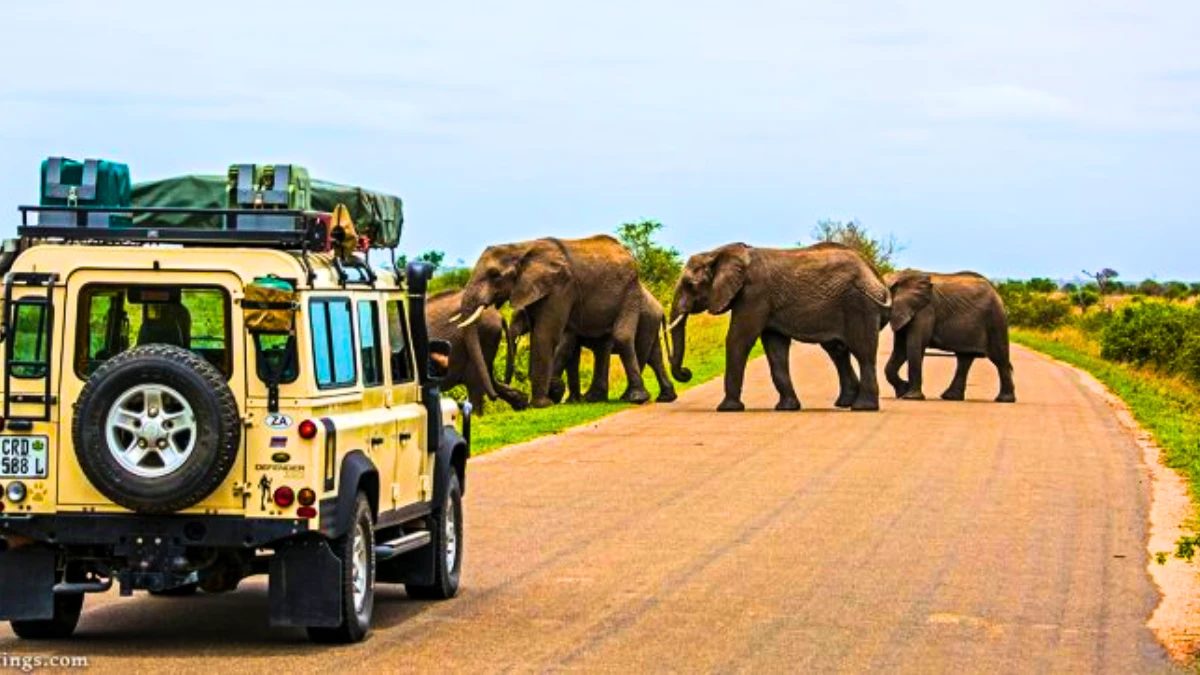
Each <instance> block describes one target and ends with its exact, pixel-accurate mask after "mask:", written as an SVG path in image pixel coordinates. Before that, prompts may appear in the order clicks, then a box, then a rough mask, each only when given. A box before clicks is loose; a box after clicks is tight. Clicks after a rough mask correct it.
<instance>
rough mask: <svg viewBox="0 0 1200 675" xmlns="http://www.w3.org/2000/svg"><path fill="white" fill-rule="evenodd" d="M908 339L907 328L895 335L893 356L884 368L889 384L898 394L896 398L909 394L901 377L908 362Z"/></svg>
mask: <svg viewBox="0 0 1200 675" xmlns="http://www.w3.org/2000/svg"><path fill="white" fill-rule="evenodd" d="M907 338H908V329H907V328H902V329H900V331H898V332H896V333H893V335H892V354H891V356H889V357H888V361H887V365H885V366H884V367H883V374H884V376H885V377H886V378H887V381H888V384H890V385H892V389H893V390H894V391H895V392H896V398H900V397H902V396H904V395H905V394H906V393H908V383H907V382H905V381H904V380H903V379H902V378H901V377H900V368H901V367H902V366H904V362H905V361H907V360H908V347H907V346H906V344H905V343H906V342H907Z"/></svg>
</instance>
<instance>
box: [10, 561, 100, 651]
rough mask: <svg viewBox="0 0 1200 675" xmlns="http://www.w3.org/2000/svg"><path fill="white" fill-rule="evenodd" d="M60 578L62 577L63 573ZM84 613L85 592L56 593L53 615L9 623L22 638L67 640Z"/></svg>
mask: <svg viewBox="0 0 1200 675" xmlns="http://www.w3.org/2000/svg"><path fill="white" fill-rule="evenodd" d="M59 578H60V579H61V578H62V575H61V573H60V575H59ZM68 578H71V577H68ZM82 613H83V593H71V594H65V593H64V594H55V596H54V616H53V617H51V618H49V619H41V620H38V621H11V622H9V625H11V626H12V631H13V633H15V634H16V636H17V637H19V638H21V639H22V640H65V639H66V638H69V637H71V636H72V635H74V634H75V627H76V626H78V625H79V616H80V614H82Z"/></svg>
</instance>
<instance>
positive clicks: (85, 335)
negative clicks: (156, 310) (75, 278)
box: [71, 281, 237, 382]
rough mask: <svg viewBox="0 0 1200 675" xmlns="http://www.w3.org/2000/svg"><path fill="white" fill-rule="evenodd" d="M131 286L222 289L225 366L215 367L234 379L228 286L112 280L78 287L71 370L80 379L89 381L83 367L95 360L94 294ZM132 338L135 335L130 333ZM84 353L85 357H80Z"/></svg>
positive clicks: (227, 378) (231, 321)
mask: <svg viewBox="0 0 1200 675" xmlns="http://www.w3.org/2000/svg"><path fill="white" fill-rule="evenodd" d="M131 288H168V289H176V288H177V289H179V290H180V291H217V292H219V293H220V294H221V298H222V300H224V307H225V310H224V313H223V322H224V324H225V335H224V338H225V350H224V351H225V359H224V363H223V364H222V365H216V364H213V367H214V368H216V369H217V370H218V371H220V373H221V375H222V376H224V378H225V381H226V382H229V381H231V380H233V375H234V371H235V370H236V363H237V359H235V358H234V354H233V352H234V349H235V348H236V344H235V340H234V334H233V294H232V293H230V292H229V289H228V288H226V287H225V286H222V285H220V284H185V285H182V286H181V285H179V284H161V283H157V284H156V283H124V284H122V283H113V282H110V281H103V282H92V283H87V284H84V285H83V286H82V287H81V288H80V289H79V292H78V293H77V294H76V298H77V299H76V301H75V345H74V350H75V352H74V358H73V359H71V361H72V364H71V370H72V371H73V372H74V373H75V376H76V377H77V378H79V379H80V380H82V381H84V382H86V381H87V380H88V378H90V377H91V374H90V373H87V372H85V371H84V370H83V368H84V367H86V366H87V364H88V363H90V362H91V361H92V359H90V358H88V357H89V356H90V355H91V343H90V341H89V337H90V336H91V320H90V318H91V314H90V310H91V304H92V299H93V297H95V294H96V293H97V291H105V290H115V291H122V290H123V291H126V292H127V291H128V290H129V289H131ZM127 297H128V296H127ZM181 297H182V296H181ZM125 302H128V300H126V301H125ZM134 304H146V303H134ZM130 337H132V336H130ZM189 337H190V336H189ZM136 346H137V345H136V344H134V341H133V340H130V345H129V346H128V347H127V348H126V349H127V350H128V349H133V348H134V347H136ZM81 350H82V352H81ZM188 351H191V352H192V353H194V354H199V352H196V351H195V350H194V349H189V350H188ZM81 356H82V357H83V358H80V357H81ZM113 356H116V354H113ZM111 358H112V356H110V357H109V359H111ZM201 358H203V357H201ZM105 360H106V361H107V360H108V359H105ZM205 360H207V359H205ZM210 363H211V362H210Z"/></svg>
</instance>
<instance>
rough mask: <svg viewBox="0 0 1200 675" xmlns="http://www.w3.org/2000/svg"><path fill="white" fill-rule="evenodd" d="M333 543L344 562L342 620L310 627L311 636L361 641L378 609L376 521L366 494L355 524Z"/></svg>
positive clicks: (360, 496) (323, 639) (357, 503)
mask: <svg viewBox="0 0 1200 675" xmlns="http://www.w3.org/2000/svg"><path fill="white" fill-rule="evenodd" d="M330 545H331V546H332V548H333V552H334V553H335V554H336V555H337V557H338V559H339V560H341V562H342V579H341V586H342V588H341V594H342V623H341V625H340V626H337V627H335V628H325V627H316V626H310V627H309V628H308V637H309V639H311V640H312V641H314V642H324V643H338V644H349V643H353V642H360V641H361V640H362V639H363V638H365V637H366V636H367V633H368V632H369V631H370V630H371V613H372V611H373V610H374V608H375V523H374V521H373V519H372V517H371V504H370V502H368V501H367V496H366V495H364V494H363V493H361V492H360V493H358V499H357V500H355V507H354V526H353V527H351V528H350V531H349V532H347V533H346V534H345V535H343V536H341V537H339V538H338V539H336V540H334V541H332V542H330Z"/></svg>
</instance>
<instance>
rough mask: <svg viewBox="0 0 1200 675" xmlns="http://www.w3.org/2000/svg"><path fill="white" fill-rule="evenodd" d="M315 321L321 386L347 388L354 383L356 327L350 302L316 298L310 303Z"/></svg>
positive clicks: (317, 368) (313, 335) (317, 361)
mask: <svg viewBox="0 0 1200 675" xmlns="http://www.w3.org/2000/svg"><path fill="white" fill-rule="evenodd" d="M309 315H310V321H311V324H312V341H313V363H314V365H315V366H316V368H315V371H316V374H317V386H318V387H321V388H322V389H327V388H330V387H347V386H350V385H352V384H354V382H355V380H356V379H357V377H358V374H357V373H356V372H355V370H354V326H353V324H352V322H351V319H350V301H349V300H348V299H345V298H327V299H314V300H313V301H312V302H311V304H310V305H309Z"/></svg>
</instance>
